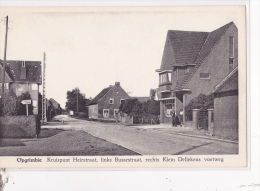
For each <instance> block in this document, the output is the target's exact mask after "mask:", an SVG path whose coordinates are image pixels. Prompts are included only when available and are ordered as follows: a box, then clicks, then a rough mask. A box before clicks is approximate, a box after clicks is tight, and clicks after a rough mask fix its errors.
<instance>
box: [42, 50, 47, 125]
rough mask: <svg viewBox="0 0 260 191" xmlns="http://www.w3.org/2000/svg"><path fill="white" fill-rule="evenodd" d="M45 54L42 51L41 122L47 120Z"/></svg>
mask: <svg viewBox="0 0 260 191" xmlns="http://www.w3.org/2000/svg"><path fill="white" fill-rule="evenodd" d="M45 62H46V54H45V52H44V53H43V72H42V73H43V75H42V123H43V124H44V123H46V122H47V117H46V113H47V108H46V104H47V103H46V95H45V94H46V92H45V87H46V82H45V70H46V63H45Z"/></svg>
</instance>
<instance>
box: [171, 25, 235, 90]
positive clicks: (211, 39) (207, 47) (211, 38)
mask: <svg viewBox="0 0 260 191" xmlns="http://www.w3.org/2000/svg"><path fill="white" fill-rule="evenodd" d="M231 25H234V23H233V22H230V23H228V24H226V25H224V26H222V27H220V28H218V29H216V30H214V31H212V32H210V33H209V34H208V36H207V38H206V39H205V42H204V44H203V46H202V47H201V49H200V51H199V52H198V54H197V55H196V58H195V60H194V61H193V63H194V64H195V66H194V67H193V68H191V71H190V72H189V73H187V74H185V76H184V77H183V78H182V79H181V80H180V81H179V82H178V84H177V85H176V86H175V87H174V89H173V92H176V91H180V90H182V89H184V88H185V85H186V83H187V82H188V81H189V80H190V79H191V77H192V76H193V74H194V73H195V72H196V71H197V69H198V68H199V67H200V65H201V64H202V62H203V61H204V59H205V58H206V57H207V56H208V55H209V53H210V52H211V50H212V48H213V47H214V46H215V45H216V44H217V42H218V41H219V40H220V38H221V37H222V35H223V34H225V32H226V31H227V29H228V28H229V27H230V26H231Z"/></svg>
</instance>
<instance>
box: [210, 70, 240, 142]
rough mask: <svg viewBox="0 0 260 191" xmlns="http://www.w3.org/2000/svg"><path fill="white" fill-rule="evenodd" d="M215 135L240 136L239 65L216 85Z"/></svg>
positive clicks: (235, 137)
mask: <svg viewBox="0 0 260 191" xmlns="http://www.w3.org/2000/svg"><path fill="white" fill-rule="evenodd" d="M213 135H217V136H220V137H225V138H233V139H237V138H238V67H236V68H235V69H234V70H233V71H232V72H231V73H230V74H229V75H227V76H226V77H225V78H224V79H223V80H222V81H221V82H220V83H219V84H218V85H217V86H216V87H215V90H214V129H213Z"/></svg>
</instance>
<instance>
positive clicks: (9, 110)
mask: <svg viewBox="0 0 260 191" xmlns="http://www.w3.org/2000/svg"><path fill="white" fill-rule="evenodd" d="M17 105H18V103H17V97H16V95H15V93H14V92H13V91H12V90H10V91H9V92H8V93H5V97H4V99H1V115H3V116H10V115H17Z"/></svg>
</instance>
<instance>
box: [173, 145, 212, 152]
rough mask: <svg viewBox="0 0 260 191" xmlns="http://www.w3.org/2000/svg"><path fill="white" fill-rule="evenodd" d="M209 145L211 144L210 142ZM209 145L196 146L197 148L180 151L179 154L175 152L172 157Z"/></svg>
mask: <svg viewBox="0 0 260 191" xmlns="http://www.w3.org/2000/svg"><path fill="white" fill-rule="evenodd" d="M211 143H212V142H211ZM211 143H205V144H202V145H198V146H192V148H189V149H185V150H183V151H180V152H177V153H175V154H173V155H181V154H183V153H186V152H188V151H191V150H194V149H196V148H199V147H203V146H205V145H210V144H211Z"/></svg>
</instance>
